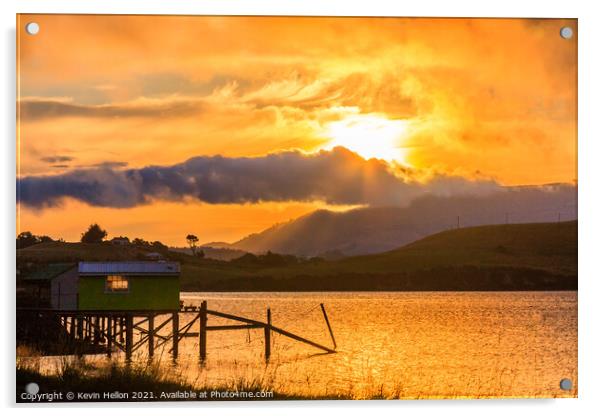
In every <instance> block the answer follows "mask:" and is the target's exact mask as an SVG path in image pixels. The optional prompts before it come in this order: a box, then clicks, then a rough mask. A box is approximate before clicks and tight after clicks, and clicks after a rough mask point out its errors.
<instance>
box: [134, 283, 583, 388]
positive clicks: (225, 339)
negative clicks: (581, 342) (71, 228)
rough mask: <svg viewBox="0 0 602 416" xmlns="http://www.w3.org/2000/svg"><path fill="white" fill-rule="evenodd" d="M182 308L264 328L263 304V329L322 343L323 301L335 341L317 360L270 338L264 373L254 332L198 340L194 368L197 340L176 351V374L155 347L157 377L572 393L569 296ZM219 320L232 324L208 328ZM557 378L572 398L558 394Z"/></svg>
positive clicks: (346, 295) (359, 295)
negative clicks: (267, 325) (203, 356)
mask: <svg viewBox="0 0 602 416" xmlns="http://www.w3.org/2000/svg"><path fill="white" fill-rule="evenodd" d="M182 300H183V301H184V302H185V304H187V305H189V304H193V305H200V303H201V301H202V300H207V301H208V307H209V309H213V310H217V311H220V312H226V313H231V314H235V315H239V316H244V317H248V318H251V319H256V320H261V321H264V322H265V320H266V308H268V307H270V308H271V311H272V323H273V325H275V326H278V327H281V328H283V329H286V330H288V331H291V332H293V333H296V334H299V335H301V336H303V337H306V338H309V339H311V340H313V341H315V342H318V343H320V344H323V345H326V346H331V345H332V342H331V340H330V336H329V334H328V329H327V327H326V324H325V322H324V318H323V316H322V312H321V310H320V308H319V304H320V303H321V302H322V303H324V304H325V306H326V310H327V312H328V316H329V319H330V322H331V324H332V327H333V330H334V334H335V337H336V342H337V345H338V349H337V350H338V352H337V353H336V354H322V353H321V351H320V350H317V349H315V348H313V347H311V346H308V345H305V344H302V343H299V342H296V341H293V340H290V339H288V338H285V337H283V336H280V335H278V334H272V342H273V346H272V357H271V360H270V364H269V365H267V366H266V365H265V362H264V358H263V354H264V334H263V330H262V329H253V330H250V331H249V330H237V331H212V332H209V333H208V340H207V361H206V363H205V365H204V366H201V365H200V364H199V362H198V356H199V352H198V341H197V339H196V338H185V339H184V340H183V341H182V342H181V343H180V349H179V350H180V355H179V359H178V364H177V367H176V368H170V367H169V365H170V364H169V362H170V359H169V352H168V348H165V347H163V348H160V349H158V351H157V356H158V357H157V358H158V359H160V360H162V362H163V363H164V364H165V369H166V371H176V372H178V373H181V374H183V375H184V377H186V378H187V379H188V380H189V381H192V382H194V383H198V385H201V386H203V385H205V386H206V385H211V386H216V385H219V386H249V385H253V384H254V385H259V386H263V387H266V388H268V389H273V390H274V391H276V392H279V393H288V394H295V395H301V396H305V397H312V396H313V397H316V396H321V397H323V396H337V395H342V396H345V397H348V398H357V399H362V398H378V397H383V398H408V399H410V398H441V397H458V398H460V397H462V398H463V397H575V396H576V395H577V292H501V293H500V292H497V293H492V292H403V293H400V292H376V293H375V292H334V293H333V292H329V293H183V294H182ZM227 323H235V322H232V321H227V320H224V319H220V318H216V317H213V316H210V317H209V322H208V324H209V325H223V324H227ZM185 324H186V320H185V319H182V318H181V325H182V326H183V325H185ZM156 325H157V326H158V323H157V324H156ZM192 330H193V331H195V332H196V331H198V329H197V326H196V325H195V326H194V327H193V329H192ZM168 344H169V346H171V345H170V344H171V343H168ZM143 349H145V348H143ZM138 354H141V355H139V356H138V359H140V360H142V359H143V358H144V357H143V354H144V353H143V352H142V351H141V350H139V351H138ZM563 378H569V379H571V380H572V381H573V389H572V390H570V391H567V392H565V391H562V390H561V389H560V387H559V383H560V380H561V379H563ZM243 388H244V387H243Z"/></svg>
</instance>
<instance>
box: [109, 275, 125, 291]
mask: <svg viewBox="0 0 602 416" xmlns="http://www.w3.org/2000/svg"><path fill="white" fill-rule="evenodd" d="M129 288H130V286H129V281H128V279H127V277H125V276H107V280H106V281H105V290H106V291H107V292H127V291H128V290H129Z"/></svg>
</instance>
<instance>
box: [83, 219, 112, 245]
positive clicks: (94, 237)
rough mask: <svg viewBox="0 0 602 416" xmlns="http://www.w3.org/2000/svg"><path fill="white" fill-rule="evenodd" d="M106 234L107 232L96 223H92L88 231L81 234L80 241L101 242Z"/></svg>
mask: <svg viewBox="0 0 602 416" xmlns="http://www.w3.org/2000/svg"><path fill="white" fill-rule="evenodd" d="M106 236H107V232H106V231H105V230H103V229H102V228H100V225H98V224H92V225H90V227H88V231H86V232H85V233H83V234H82V239H81V241H82V243H101V242H102V240H104V239H105V238H106Z"/></svg>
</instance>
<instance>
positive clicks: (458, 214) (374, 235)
mask: <svg viewBox="0 0 602 416" xmlns="http://www.w3.org/2000/svg"><path fill="white" fill-rule="evenodd" d="M576 218H577V187H576V186H573V185H568V184H551V185H546V186H519V187H509V188H506V189H505V190H504V191H501V192H497V193H491V194H488V195H482V196H452V197H444V196H424V197H421V198H419V199H416V200H415V201H413V202H412V203H410V204H409V205H408V206H406V207H370V208H359V209H354V210H351V211H347V212H342V213H340V212H332V211H328V210H318V211H314V212H312V213H310V214H307V215H305V216H302V217H300V218H297V219H295V220H292V221H289V222H287V223H282V224H276V225H274V226H272V227H270V228H268V229H266V230H264V231H262V232H260V233H257V234H251V235H249V236H247V237H245V238H243V239H241V240H239V241H237V242H235V243H233V244H231V245H229V246H228V248H231V249H238V250H242V251H247V252H252V253H264V252H267V251H272V252H276V253H282V254H294V255H298V256H320V255H322V254H324V253H342V254H344V255H346V256H353V255H362V254H373V253H379V252H383V251H387V250H392V249H394V248H397V247H399V246H402V245H405V244H408V243H411V242H413V241H416V240H418V239H420V238H423V237H426V236H428V235H430V234H433V233H437V232H440V231H444V230H448V229H453V228H457V227H458V224H459V225H460V227H468V226H480V225H495V224H505V223H510V224H515V223H537V222H554V221H559V220H560V221H569V220H574V219H576ZM222 244H223V243H220V245H221V247H220V248H224V247H225V246H224V245H222ZM207 245H210V244H207Z"/></svg>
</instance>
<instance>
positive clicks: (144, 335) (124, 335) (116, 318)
mask: <svg viewBox="0 0 602 416" xmlns="http://www.w3.org/2000/svg"><path fill="white" fill-rule="evenodd" d="M320 306H321V308H322V312H323V315H324V319H325V321H326V325H327V328H328V331H329V334H330V337H331V340H332V343H333V347H332V348H330V347H327V346H324V345H321V344H319V343H317V342H314V341H311V340H309V339H307V338H305V337H302V336H300V335H297V334H294V333H292V332H289V331H287V330H284V329H282V328H279V327H276V326H274V325H272V314H271V310H270V309H269V308H268V309H267V311H266V322H261V321H257V320H254V319H249V318H245V317H242V316H237V315H232V314H228V313H224V312H219V311H216V310H211V309H208V307H207V301H203V302H202V303H201V305H200V307H198V306H183V307H181V308H180V310H177V311H169V310H168V311H82V310H78V311H63V310H52V309H39V308H35V309H33V308H29V309H25V308H23V309H17V312H18V313H19V312H21V313H24V314H31V316H32V318H31V319H34V320H35V319H36V318H38V319H39V320H40V321H42V320H44V321H45V322H48V320H49V319H50V320H52V321H54V322H57V323H58V324H59V325H60V327H61V328H62V332H63V334H64V335H65V336H66V338H67V341H69V342H71V343H72V344H73V345H79V346H82V345H85V346H88V347H93V348H92V350H94V351H96V352H99V351H101V352H102V351H104V353H105V354H106V355H107V356H109V357H110V356H111V354H112V353H113V352H114V351H116V350H120V351H122V352H124V353H125V357H126V359H127V360H130V359H131V358H132V355H133V353H134V352H136V351H137V350H139V349H141V348H143V347H146V348H147V349H148V356H149V357H153V356H154V354H155V351H156V350H157V349H158V348H160V347H162V346H164V345H166V344H167V345H171V348H170V349H169V351H170V353H171V355H172V357H173V359H174V360H176V359H177V358H178V353H179V344H180V342H182V341H183V340H184V338H197V339H198V343H199V359H200V360H201V361H202V362H204V361H205V360H206V358H207V332H208V331H230V330H239V329H247V330H248V329H263V333H264V341H265V353H264V356H265V360H266V362H268V361H269V359H270V355H271V346H272V341H271V334H272V332H275V333H277V334H280V335H283V336H285V337H288V338H290V339H293V340H295V341H298V342H302V343H305V344H307V345H310V346H312V347H314V348H317V349H320V350H322V351H324V352H327V353H334V352H336V341H335V339H334V334H333V331H332V328H331V326H330V322H329V320H328V316H327V314H326V309H325V308H324V305H323V304H320ZM211 316H213V317H217V318H223V319H227V320H230V321H235V322H236V323H232V324H228V325H210V324H209V317H211ZM41 318H44V319H41ZM180 318H182V319H180ZM180 322H185V324H184V325H180ZM83 351H85V350H84V349H83V348H80V349H79V353H82V354H83V353H85V352H83Z"/></svg>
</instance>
